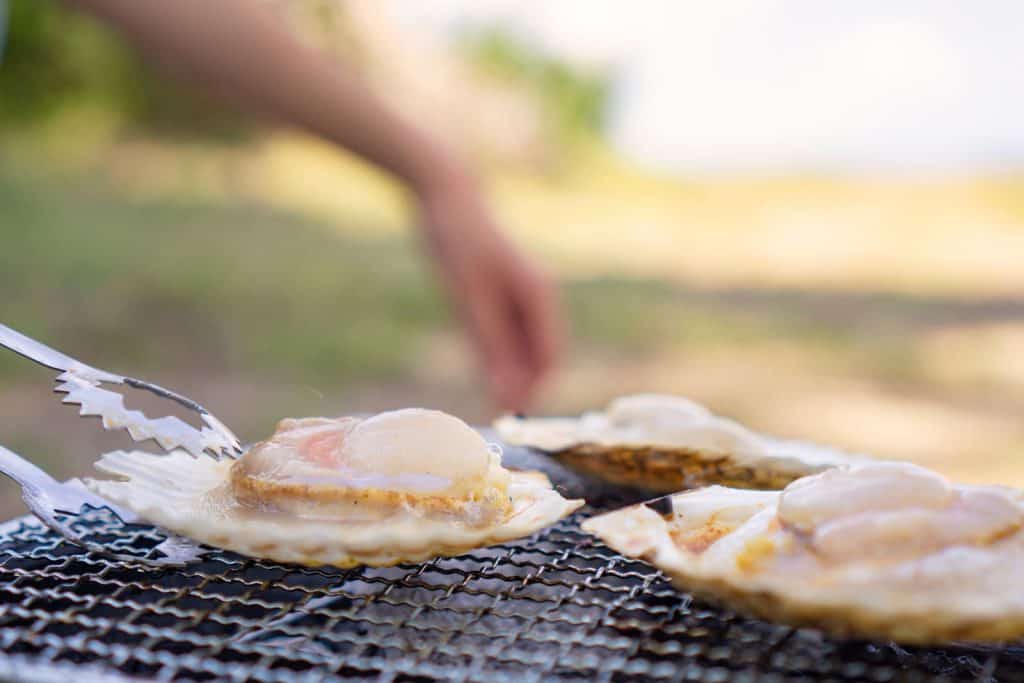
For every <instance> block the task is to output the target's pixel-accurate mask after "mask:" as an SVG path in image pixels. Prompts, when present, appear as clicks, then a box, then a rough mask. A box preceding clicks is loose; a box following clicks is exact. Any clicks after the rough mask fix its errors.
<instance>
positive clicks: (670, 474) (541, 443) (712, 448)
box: [494, 395, 870, 493]
mask: <svg viewBox="0 0 1024 683" xmlns="http://www.w3.org/2000/svg"><path fill="white" fill-rule="evenodd" d="M631 401H634V402H637V401H643V402H646V403H647V404H648V405H651V406H655V407H656V406H658V404H659V403H660V404H662V405H667V406H670V407H678V406H682V407H683V408H684V409H685V410H684V411H681V415H680V417H679V420H678V421H677V422H676V424H667V425H666V424H665V420H663V421H662V424H660V425H658V426H657V427H649V426H647V425H644V424H634V425H627V426H622V425H618V424H616V421H615V410H616V407H617V406H621V405H622V404H623V403H624V402H631ZM655 409H656V408H655ZM494 428H495V431H496V432H497V433H498V435H499V437H500V438H501V439H502V440H503V441H504V442H506V443H509V444H513V445H517V446H525V447H528V448H532V449H534V450H537V451H541V452H544V453H547V454H549V455H551V456H553V457H555V458H557V459H558V460H560V461H561V462H562V463H564V464H565V465H567V466H569V467H571V468H573V469H575V470H577V471H579V472H582V473H584V474H589V475H593V476H596V477H598V478H600V479H602V480H604V481H607V482H610V483H613V484H622V485H627V486H633V487H637V488H641V489H646V490H648V491H653V492H656V493H671V492H673V491H680V490H683V489H690V488H696V487H699V486H705V485H709V484H722V485H726V486H731V487H734V488H745V489H780V488H782V487H784V486H786V485H787V484H789V483H790V482H792V481H794V480H796V479H799V478H800V477H803V476H806V475H809V474H815V473H817V472H822V471H824V470H827V469H829V468H832V467H836V466H837V465H843V464H854V463H860V462H870V459H869V458H867V457H865V456H858V455H851V454H848V453H844V452H842V451H839V450H836V449H832V448H828V447H825V446H821V445H818V444H812V443H807V442H801V441H787V440H782V439H777V438H774V437H769V436H765V435H762V434H757V433H755V432H752V431H751V430H748V429H746V428H745V427H743V426H741V425H739V424H737V423H736V422H733V421H731V420H726V419H724V418H720V417H717V416H714V415H711V414H710V413H709V412H707V411H706V410H705V409H704V408H703V407H701V406H698V405H697V404H694V403H693V402H691V401H688V400H687V399H683V398H680V397H674V396H649V395H643V396H631V397H624V398H622V399H618V400H617V401H614V402H612V404H611V405H609V407H608V409H606V410H605V411H601V412H591V413H585V414H583V415H582V416H580V417H576V418H573V417H568V418H565V417H561V418H558V417H552V418H543V417H542V418H525V417H517V416H504V417H502V418H500V419H498V420H497V421H496V422H495V423H494Z"/></svg>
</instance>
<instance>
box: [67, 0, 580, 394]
mask: <svg viewBox="0 0 1024 683" xmlns="http://www.w3.org/2000/svg"><path fill="white" fill-rule="evenodd" d="M69 1H70V2H71V3H72V4H74V5H77V6H79V7H81V8H82V9H85V10H87V11H90V12H92V13H93V14H95V15H96V16H97V17H99V18H101V19H103V20H105V21H107V22H108V23H110V24H112V25H113V26H115V27H116V28H118V29H120V30H121V31H122V32H123V33H124V34H126V35H127V36H128V37H129V38H130V39H131V40H132V41H133V42H135V43H136V44H137V45H138V46H139V47H141V48H143V49H144V50H145V51H146V52H148V53H151V54H154V55H155V56H158V57H160V58H162V59H163V60H164V61H167V62H169V63H170V65H172V66H173V67H174V69H175V70H176V71H179V72H184V73H185V74H187V75H188V77H189V78H190V80H198V81H201V82H203V83H205V84H206V85H208V86H209V87H211V88H212V89H214V90H215V91H218V92H220V93H224V94H228V95H230V96H233V97H234V98H235V99H237V100H239V101H241V102H243V103H247V104H248V105H249V106H251V107H253V108H254V109H257V110H259V111H261V112H262V113H264V114H266V115H269V116H272V117H274V118H276V119H278V120H280V121H283V122H285V123H289V124H291V125H294V126H298V127H300V128H304V129H306V130H308V131H310V132H312V133H314V134H316V135H319V136H321V137H323V138H325V139H327V140H330V141H332V142H334V143H335V144H337V145H339V146H341V147H344V148H346V149H348V150H350V151H352V152H354V153H355V154H357V155H359V156H361V157H363V158H364V159H366V160H367V161H369V162H370V163H373V164H375V165H376V166H378V167H380V168H382V169H384V170H385V171H388V172H390V173H391V174H393V175H394V176H396V177H397V178H398V179H399V180H400V181H401V182H403V183H404V184H405V185H406V186H407V187H408V188H409V189H410V190H411V192H412V194H413V196H414V198H415V201H416V206H417V210H418V212H419V218H420V223H421V226H422V228H423V230H424V234H425V236H426V240H427V244H428V246H429V248H430V253H431V254H432V255H433V256H434V259H435V261H436V263H437V264H438V266H439V267H440V271H441V279H442V282H444V284H445V285H446V287H447V290H448V292H449V295H450V296H451V298H452V300H453V301H454V303H455V306H456V309H457V312H458V313H459V315H460V318H461V319H462V321H463V323H464V324H465V326H466V329H467V330H468V332H469V334H470V337H471V339H472V340H473V341H474V343H475V346H476V349H477V351H478V353H479V356H480V358H481V361H482V363H483V366H484V369H485V370H486V371H487V376H488V378H489V379H490V384H491V387H492V390H493V393H494V396H495V398H496V399H497V400H498V402H499V403H500V404H501V405H502V406H503V407H505V408H512V409H521V408H523V407H525V406H526V405H527V402H528V400H529V398H530V396H531V395H532V394H533V393H534V391H535V389H536V388H537V386H538V383H539V382H540V380H541V379H542V378H543V376H544V375H545V374H546V373H547V372H548V371H549V370H550V369H551V367H552V366H553V365H554V363H555V361H556V359H557V356H558V353H559V350H560V345H561V339H562V327H561V317H560V314H559V308H558V306H557V299H556V296H555V291H554V288H553V286H552V285H551V284H550V282H549V280H548V279H547V278H546V277H545V276H544V275H543V274H542V273H541V272H539V271H538V270H537V269H536V268H535V267H534V265H533V264H532V263H531V262H530V261H528V260H527V259H526V258H525V257H524V256H523V255H522V254H521V253H520V252H519V251H518V250H517V249H515V247H514V246H513V245H512V244H511V242H509V241H508V240H507V239H506V238H505V236H504V235H503V234H502V233H501V231H500V230H498V228H497V225H496V223H495V221H494V220H493V218H492V216H491V213H490V210H489V208H488V206H487V203H486V202H485V200H484V198H483V195H482V192H481V191H480V189H479V188H478V187H477V183H476V182H475V180H474V179H473V177H472V175H471V174H470V173H469V172H468V171H467V169H466V167H465V164H463V163H462V161H461V160H459V159H458V158H457V157H456V156H455V155H454V154H453V153H452V152H451V151H449V150H447V149H446V148H445V147H444V146H443V145H442V144H440V143H439V142H438V141H436V140H434V139H433V138H432V137H431V136H430V135H429V134H427V133H425V132H424V131H421V130H419V129H417V128H416V127H415V126H413V125H411V124H409V123H408V122H406V121H404V120H402V119H401V118H400V117H399V116H397V115H396V114H395V113H394V112H392V111H391V110H389V109H388V108H387V107H385V106H384V104H383V103H382V102H381V101H380V100H379V99H378V98H376V97H375V96H374V95H373V94H372V92H371V91H370V90H369V89H368V88H367V87H366V86H365V85H364V84H363V83H362V81H361V80H360V79H359V77H358V76H357V75H356V74H354V73H352V72H351V71H348V70H346V69H345V68H344V67H343V66H340V65H339V64H337V63H336V62H335V61H333V60H330V59H328V58H327V57H325V56H324V55H321V54H320V53H319V52H317V51H316V50H313V49H311V48H309V47H307V46H305V45H303V44H302V43H301V42H300V41H299V40H297V39H296V38H295V37H294V36H293V35H291V33H290V32H289V31H287V30H285V29H283V28H282V27H281V26H280V21H279V20H278V19H277V18H276V17H275V16H274V15H273V13H272V12H270V11H269V10H267V9H266V8H263V7H261V6H259V4H257V3H256V2H255V1H254V0H69Z"/></svg>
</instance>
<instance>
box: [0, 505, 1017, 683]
mask: <svg viewBox="0 0 1024 683" xmlns="http://www.w3.org/2000/svg"><path fill="white" fill-rule="evenodd" d="M592 513H593V509H590V508H587V509H584V510H583V511H581V512H580V513H577V514H576V515H575V516H574V517H572V518H571V519H568V520H565V521H563V522H561V523H560V524H558V525H556V526H554V527H552V528H550V529H548V530H546V531H544V532H542V533H540V534H538V535H537V536H535V537H533V538H532V539H524V540H521V541H518V542H515V543H509V544H505V545H502V546H497V547H494V548H489V549H484V550H478V551H474V552H472V553H469V554H467V555H464V556H461V557H458V558H442V559H437V560H434V561H431V562H428V563H425V564H421V565H403V566H400V567H392V568H386V569H373V568H357V569H352V570H336V569H310V568H303V567H296V566H284V565H277V564H274V563H268V562H263V561H256V560H249V559H246V558H242V557H239V556H237V555H233V554H230V553H216V554H213V555H211V556H209V557H208V559H207V560H206V561H204V562H202V563H199V564H195V565H191V566H189V567H187V568H184V569H177V570H173V569H153V568H147V567H142V566H132V565H127V564H124V563H121V562H116V561H110V560H106V559H104V558H101V557H97V556H94V555H90V554H87V553H84V552H83V551H81V550H79V549H78V548H76V547H75V546H72V545H69V544H67V543H64V542H62V541H61V539H59V537H57V536H55V535H54V534H52V533H50V532H48V531H46V530H45V529H43V528H42V527H41V525H39V524H37V523H35V522H34V521H33V520H29V519H21V520H15V521H14V522H11V523H8V524H7V525H4V526H2V527H0V679H4V678H24V679H27V680H66V679H67V671H65V669H68V670H70V669H69V668H70V667H74V671H75V677H76V679H78V680H79V681H81V680H85V679H84V678H83V677H84V676H86V677H87V674H88V675H93V676H94V680H96V681H106V680H118V679H120V678H123V677H141V678H146V679H157V680H173V681H178V680H181V681H192V680H196V681H202V680H238V681H242V680H253V681H297V680H298V681H335V680H372V681H468V680H481V681H484V680H486V681H516V683H525V682H527V681H541V680H597V681H636V680H652V681H659V680H666V681H667V680H686V681H707V682H711V681H752V680H773V681H791V680H845V681H860V680H871V681H904V680H906V681H915V680H933V679H935V677H937V676H938V677H940V680H941V679H945V680H979V681H984V680H1000V681H1002V680H1024V648H1007V649H1002V650H991V651H989V650H980V649H943V650H935V649H902V648H897V647H895V646H891V645H880V644H871V643H863V642H836V641H831V640H827V639H823V638H821V637H820V636H819V635H818V634H817V633H816V632H814V631H794V630H792V629H787V628H784V627H780V626H775V625H771V624H768V623H765V622H762V621H758V620H754V619H748V618H744V617H742V616H739V615H736V614H733V613H731V612H728V611H723V610H721V609H717V608H715V607H712V606H709V605H707V604H703V603H700V602H697V601H692V600H690V599H688V598H687V596H685V595H683V594H680V593H678V592H677V591H675V590H674V589H673V588H672V587H671V586H670V585H669V584H668V583H667V582H666V581H665V580H664V578H663V577H662V576H661V575H660V574H658V573H657V572H656V571H653V570H652V569H651V568H650V567H649V566H647V565H645V564H643V563H640V562H636V561H632V560H629V559H626V558H623V557H621V556H619V555H617V554H616V553H614V552H613V551H611V550H610V549H608V548H607V547H605V546H603V545H602V544H600V543H599V542H597V541H595V540H593V539H591V538H590V537H589V536H587V535H586V534H583V533H582V532H581V531H580V530H579V521H580V519H581V518H583V517H585V516H587V515H589V514H592ZM79 524H80V528H81V529H83V530H87V531H88V532H89V533H90V534H91V535H92V538H93V539H95V540H100V541H103V542H106V543H109V544H112V545H114V546H115V547H117V548H118V550H119V551H120V552H141V553H144V552H146V551H147V550H149V549H150V548H152V547H153V546H154V545H155V544H156V543H157V542H158V541H159V540H160V538H159V536H158V535H157V534H156V533H155V532H154V531H153V530H152V529H149V528H146V527H125V526H123V525H121V524H120V523H119V522H117V521H116V520H115V519H113V518H112V516H111V515H110V514H109V513H108V512H107V511H105V510H95V511H91V512H89V513H88V514H86V515H84V516H83V517H82V518H81V520H80V522H79Z"/></svg>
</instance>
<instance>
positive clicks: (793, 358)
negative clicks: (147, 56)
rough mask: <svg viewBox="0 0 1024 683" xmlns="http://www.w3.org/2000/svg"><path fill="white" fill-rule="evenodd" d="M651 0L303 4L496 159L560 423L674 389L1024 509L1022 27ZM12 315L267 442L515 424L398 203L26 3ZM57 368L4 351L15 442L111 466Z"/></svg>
mask: <svg viewBox="0 0 1024 683" xmlns="http://www.w3.org/2000/svg"><path fill="white" fill-rule="evenodd" d="M583 4H585V5H586V8H585V9H586V11H584V8H583ZM620 4H622V3H609V4H608V5H600V4H599V5H594V4H592V3H567V2H553V3H511V2H494V1H491V2H468V1H466V2H460V1H458V0H445V1H444V2H437V3H413V2H390V3H385V2H330V1H327V0H323V1H320V2H315V1H312V0H304V1H299V0H294V1H291V2H281V1H278V2H275V3H273V5H274V7H275V8H276V9H277V10H278V11H280V12H281V16H282V21H287V22H290V23H291V24H292V25H293V27H294V29H295V30H296V31H299V32H301V33H302V35H303V36H304V37H305V38H306V39H307V40H310V41H313V42H314V43H316V44H318V45H320V46H322V47H323V48H324V49H326V50H329V51H331V52H332V53H333V54H335V55H336V56H337V58H338V59H339V60H343V61H345V62H347V63H349V64H354V65H357V66H358V67H359V68H362V69H363V70H364V71H365V73H366V74H367V77H368V78H370V79H371V81H372V83H373V85H374V87H376V88H377V89H378V90H379V91H380V92H381V93H382V94H384V95H385V96H387V97H388V98H389V99H390V100H391V101H392V102H394V103H395V105H396V106H399V107H402V108H403V110H404V111H405V112H406V113H407V115H409V116H413V117H416V118H417V119H419V120H421V121H423V122H424V125H430V126H432V127H434V128H435V129H436V130H438V131H440V132H441V134H443V135H445V136H447V137H448V138H449V139H450V140H451V141H452V143H453V144H458V145H461V146H463V147H464V148H465V149H466V150H467V151H468V152H469V153H470V154H472V155H473V157H474V158H475V159H476V161H477V162H478V163H479V166H480V168H481V170H482V172H483V173H484V175H485V177H486V179H487V184H488V187H489V191H490V193H491V196H492V197H493V199H494V201H495V203H496V207H497V210H498V212H499V215H500V217H501V219H502V221H503V223H504V225H505V226H507V229H508V230H509V231H510V233H511V234H512V235H513V236H514V237H515V239H516V240H518V241H519V242H520V243H522V244H523V245H524V246H525V247H526V248H527V249H529V250H530V251H531V252H532V253H534V254H535V255H536V256H537V257H538V258H540V259H543V261H544V262H545V263H546V264H548V265H549V266H550V267H551V268H552V269H553V270H554V271H555V272H556V273H557V275H558V276H559V278H560V280H561V282H562V283H563V285H564V295H565V299H566V303H567V306H568V310H569V313H570V314H571V321H572V326H573V345H572V347H571V353H570V355H569V357H568V362H567V365H566V366H565V367H564V368H563V370H562V371H561V372H560V373H559V374H558V375H557V376H556V377H554V378H553V379H552V381H551V383H550V385H549V386H548V387H547V388H546V390H545V391H544V393H543V396H542V397H541V400H540V403H539V405H538V406H537V408H536V410H535V412H537V413H574V412H577V411H580V410H584V409H589V408H596V407H600V406H602V405H603V404H604V403H605V402H606V401H607V400H608V399H610V398H612V397H614V396H616V395H620V394H623V393H627V392H636V391H661V392H673V393H678V394H682V395H686V396H690V397H692V398H695V399H697V400H699V401H702V402H706V403H707V405H709V406H710V407H711V408H713V409H714V410H715V411H717V412H719V413H723V414H726V415H729V416H731V417H734V418H737V419H740V420H742V421H744V422H746V423H747V424H749V425H750V426H752V427H754V428H757V429H761V430H765V431H768V432H771V433H775V434H778V435H781V436H788V437H797V438H808V439H815V440H820V441H822V442H827V443H829V444H832V445H835V446H839V447H843V448H847V449H851V450H854V451H862V452H869V453H872V454H876V455H878V456H885V457H899V458H907V459H911V460H915V461H918V462H922V463H927V464H929V465H932V466H934V467H936V468H938V469H939V470H941V471H943V472H945V473H948V474H951V475H954V476H956V477H958V478H960V479H962V480H965V481H985V482H1001V483H1007V484H1016V485H1024V423H1022V420H1021V415H1022V414H1024V353H1022V352H1024V268H1021V264H1022V257H1024V172H1022V170H1024V163H1021V162H1024V123H1021V122H1024V96H1022V95H1021V92H1020V87H1019V83H1018V82H1015V81H1018V80H1019V79H1018V78H1017V77H1016V75H1015V74H1014V73H1013V71H1012V68H1013V66H1012V65H1014V64H1020V63H1021V61H1022V57H1024V56H1022V55H1021V54H1020V53H1021V50H1022V48H1021V47H1020V46H1019V41H1018V40H1016V38H1015V37H1014V35H1013V33H1014V31H1015V30H1017V29H1018V28H1019V26H1020V25H1021V21H1022V20H1024V17H1021V16H1019V15H1020V13H1021V10H1020V9H1018V8H1019V6H1017V5H1015V4H1013V3H1001V2H982V3H978V5H977V6H974V5H972V10H971V17H969V18H965V17H960V16H958V15H957V14H956V11H957V10H956V7H957V6H956V5H952V6H949V7H947V6H943V7H941V8H940V7H938V6H937V5H935V4H934V3H925V2H919V3H915V2H905V3H896V5H897V6H898V7H896V8H895V9H894V8H893V7H892V3H873V2H867V3H856V4H855V5H847V6H846V7H847V8H846V9H845V10H838V9H835V6H834V5H821V4H819V3H810V2H803V1H797V0H794V1H785V2H775V3H749V2H727V3H721V4H720V5H718V4H715V5H716V7H715V8H708V7H706V6H705V5H706V4H707V3H674V2H673V3H668V2H666V3H656V2H631V3H625V4H622V5H623V6H622V7H613V5H615V6H617V5H620ZM627 10H628V11H627ZM853 12H856V14H852V13H853ZM0 320H2V321H3V322H4V323H6V324H8V325H11V326H12V327H14V328H16V329H19V330H22V331H24V332H26V333H28V334H30V335H32V336H35V337H37V338H39V339H41V340H43V341H45V342H48V343H50V344H52V345H54V346H56V347H57V348H59V349H61V350H64V351H66V352H68V353H70V354H72V355H75V356H77V357H79V358H81V359H82V360H85V361H86V362H90V363H92V364H95V365H97V366H99V367H102V368H105V369H109V370H112V371H116V372H121V373H125V374H130V375H134V376H137V377H141V378H144V379H148V380H151V381H154V382H157V383H160V384H163V385H165V386H167V387H170V388H173V389H176V390H178V391H180V392H182V393H184V394H186V395H188V396H191V397H193V398H195V399H197V400H199V401H200V402H201V403H203V404H205V405H206V406H207V407H209V408H210V409H212V411H213V412H214V413H215V414H216V415H218V416H219V417H221V418H222V419H224V420H225V421H226V422H227V423H228V424H230V425H231V426H232V427H233V428H234V429H235V430H236V431H237V432H238V433H239V434H240V435H241V436H242V437H243V438H244V439H246V440H256V439H259V438H261V437H263V436H265V435H267V434H268V433H269V432H270V431H272V429H273V427H274V424H275V422H276V421H277V420H278V419H280V418H282V417H285V416H302V415H319V414H322V415H340V414H344V413H346V412H350V411H364V410H373V411H377V410H383V409H390V408H398V407H405V406H412V405H419V406H430V407H437V408H440V409H443V410H447V411H451V412H453V413H455V414H457V415H459V416H461V417H463V418H465V419H466V420H469V421H473V422H485V421H487V420H489V419H490V418H491V417H493V413H492V412H491V408H490V407H489V405H488V403H487V402H486V400H484V393H483V391H482V387H481V385H480V384H479V383H478V381H477V376H476V373H475V368H474V365H473V360H472V357H471V356H470V354H469V353H468V351H467V349H466V347H465V346H464V343H463V341H462V340H461V338H460V337H459V335H458V332H457V330H456V328H455V327H454V326H453V325H452V321H451V320H450V317H449V313H448V311H447V310H446V308H445V304H444V302H443V301H442V299H441V298H439V295H438V292H437V289H436V287H435V284H434V282H433V280H432V279H431V274H430V270H429V267H428V265H427V264H426V263H425V262H424V261H423V260H422V259H421V257H420V252H419V251H418V245H417V243H416V239H415V233H414V230H413V227H412V226H410V224H409V215H408V214H407V212H406V207H405V200H404V198H403V196H402V195H401V194H400V193H399V192H398V191H397V189H396V187H395V186H393V185H392V184H391V183H390V181H388V180H387V179H386V178H384V177H382V176H381V175H379V174H377V173H375V172H374V171H372V170H370V169H367V168H366V167H364V166H363V165H361V164H360V163H358V162H357V161H355V160H353V159H352V158H349V157H347V156H345V155H344V154H342V153H339V152H338V151H337V150H335V149H332V148H330V147H329V146H326V145H324V144H323V143H320V142H318V141H316V140H313V139H310V138H307V137H304V136H302V135H300V134H297V133H295V132H291V131H285V130H277V129H273V128H269V127H267V126H265V125H262V124H260V123H259V122H257V121H253V120H251V119H248V118H246V117H244V116H242V115H240V114H239V113H237V112H234V111H232V110H231V109H230V108H225V107H224V106H223V105H222V104H221V103H216V102H215V100H212V99H210V98H208V97H206V96H204V95H201V94H200V93H197V92H195V91H193V90H191V89H189V88H188V87H187V85H183V84H178V83H174V82H172V81H169V80H167V79H166V78H164V77H162V76H161V75H159V74H157V73H155V72H154V71H152V70H151V69H150V68H148V67H147V66H145V65H144V64H143V63H142V62H141V61H140V60H139V59H138V58H137V57H136V56H135V55H134V53H132V52H130V51H128V50H127V49H126V48H125V47H124V46H122V44H121V43H120V42H119V40H118V39H117V37H116V36H114V35H112V34H111V33H109V32H108V31H106V30H105V29H103V28H101V27H99V26H97V25H96V24H94V23H93V22H91V21H89V20H86V19H83V18H80V17H78V16H75V15H73V14H71V13H70V12H68V11H66V10H65V9H64V8H63V7H62V6H61V5H60V4H58V3H56V2H53V1H51V0H13V3H12V4H11V7H10V17H9V27H8V41H7V45H6V48H5V55H4V61H3V63H2V65H0ZM52 374H53V373H51V372H48V371H45V370H42V369H40V368H38V367H36V366H34V365H32V364H31V363H29V362H27V361H24V360H22V359H20V358H18V357H16V356H14V355H13V354H7V353H0V443H2V444H4V445H6V446H8V447H10V448H12V449H14V450H16V451H18V452H20V453H21V454H23V455H25V456H26V457H28V458H29V459H31V460H33V461H35V462H37V463H38V464H40V465H41V466H43V467H44V468H45V469H47V470H48V471H49V472H51V473H52V474H54V475H55V476H58V477H68V476H76V475H84V474H88V473H89V472H90V468H91V462H92V461H93V459H94V457H95V456H96V455H97V454H98V453H99V452H101V451H102V450H103V449H111V448H120V447H125V446H127V445H128V444H129V441H128V440H127V437H126V436H124V435H123V434H119V435H103V434H101V432H100V430H99V427H98V425H97V424H95V423H93V422H86V421H83V420H79V419H77V418H76V416H75V410H74V409H72V408H69V407H65V406H61V405H60V404H59V401H58V400H57V397H55V396H54V395H52V394H51V393H50V390H51V386H52V385H51V381H52ZM145 405H146V406H151V405H155V404H152V403H149V402H147V403H145ZM22 509H23V508H22V506H21V504H20V501H19V500H18V498H17V496H16V489H15V488H14V487H13V486H11V485H9V484H8V483H7V482H6V481H5V482H3V483H2V484H0V517H2V518H6V517H9V516H11V515H14V514H17V513H19V512H20V511H21V510H22Z"/></svg>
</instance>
